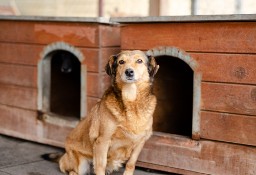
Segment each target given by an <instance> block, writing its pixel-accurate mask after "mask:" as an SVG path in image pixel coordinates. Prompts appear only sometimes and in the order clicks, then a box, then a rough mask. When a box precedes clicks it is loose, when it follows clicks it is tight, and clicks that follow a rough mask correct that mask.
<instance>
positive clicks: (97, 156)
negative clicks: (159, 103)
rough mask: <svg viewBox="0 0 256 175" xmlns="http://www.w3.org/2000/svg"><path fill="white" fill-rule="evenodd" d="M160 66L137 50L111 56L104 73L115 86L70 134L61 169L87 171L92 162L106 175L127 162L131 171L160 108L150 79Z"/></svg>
mask: <svg viewBox="0 0 256 175" xmlns="http://www.w3.org/2000/svg"><path fill="white" fill-rule="evenodd" d="M158 68H159V66H158V65H157V64H156V62H155V59H154V58H153V57H147V56H146V55H145V54H144V53H143V52H142V51H138V50H136V51H123V52H121V53H120V54H118V55H117V56H112V57H110V59H109V62H108V64H107V65H106V72H107V74H108V75H110V76H111V78H112V86H110V87H109V88H108V90H107V91H106V92H105V94H104V95H103V97H102V100H101V101H100V102H98V103H97V104H96V105H95V106H94V107H93V108H92V110H91V112H90V114H89V115H88V116H87V117H86V118H85V119H84V120H82V121H81V122H80V123H79V124H78V126H77V127H76V128H75V129H74V130H73V131H72V132H71V133H70V134H69V136H68V137H67V140H66V144H65V149H66V153H65V154H64V155H63V156H62V157H61V159H60V161H59V165H60V169H61V171H62V172H65V173H69V174H72V175H73V174H76V175H77V174H78V175H82V174H89V173H90V172H89V171H90V164H91V163H93V166H94V172H95V173H96V174H97V175H105V173H106V172H112V171H113V170H117V169H118V168H119V167H121V166H122V164H123V163H126V162H127V163H126V168H125V172H124V174H125V175H130V174H133V172H134V168H135V163H136V161H137V158H138V156H139V153H140V151H141V149H142V147H143V145H144V143H145V141H146V140H147V139H148V138H149V137H150V135H151V134H152V122H153V118H152V116H153V112H154V110H155V106H156V97H155V96H154V95H153V94H152V81H153V77H154V75H155V74H156V72H157V70H158Z"/></svg>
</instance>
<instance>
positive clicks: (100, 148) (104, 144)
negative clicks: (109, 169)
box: [93, 121, 116, 175]
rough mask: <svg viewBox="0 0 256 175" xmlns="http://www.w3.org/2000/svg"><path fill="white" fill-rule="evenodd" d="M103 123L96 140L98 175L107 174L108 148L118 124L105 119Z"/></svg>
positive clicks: (94, 156) (95, 153)
mask: <svg viewBox="0 0 256 175" xmlns="http://www.w3.org/2000/svg"><path fill="white" fill-rule="evenodd" d="M103 123H104V124H102V125H101V128H100V133H101V134H100V135H99V136H98V138H97V139H96V140H95V142H94V149H93V164H94V171H95V174H96V175H105V173H106V166H107V156H108V150H109V146H110V142H111V137H112V135H113V133H114V132H115V129H116V124H115V123H113V122H112V121H105V122H103Z"/></svg>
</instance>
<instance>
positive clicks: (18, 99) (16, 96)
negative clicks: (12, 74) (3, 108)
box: [0, 84, 37, 110]
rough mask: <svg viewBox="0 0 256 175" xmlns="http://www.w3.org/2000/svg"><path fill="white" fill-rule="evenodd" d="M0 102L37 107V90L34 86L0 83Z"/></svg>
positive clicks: (31, 107) (22, 106) (30, 107)
mask: <svg viewBox="0 0 256 175" xmlns="http://www.w3.org/2000/svg"><path fill="white" fill-rule="evenodd" d="M0 104H5V105H10V106H15V107H20V108H25V109H33V110H36V109H37V91H36V89H34V88H27V87H22V86H13V85H7V84H0Z"/></svg>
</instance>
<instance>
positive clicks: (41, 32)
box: [0, 21, 99, 47]
mask: <svg viewBox="0 0 256 175" xmlns="http://www.w3.org/2000/svg"><path fill="white" fill-rule="evenodd" d="M0 26H1V27H0V41H5V42H17V43H36V44H49V43H52V42H56V41H65V42H67V43H69V44H71V45H74V46H84V47H86V46H87V47H98V46H99V29H98V25H97V24H86V23H68V22H59V23H56V22H28V21H0ZM6 29H8V30H6Z"/></svg>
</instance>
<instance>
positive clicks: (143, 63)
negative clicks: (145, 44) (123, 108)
mask: <svg viewBox="0 0 256 175" xmlns="http://www.w3.org/2000/svg"><path fill="white" fill-rule="evenodd" d="M158 68H159V66H158V65H157V63H156V61H155V59H154V57H152V56H146V55H145V53H144V52H142V51H139V50H134V51H123V52H121V53H120V54H118V55H113V56H111V57H110V59H109V61H108V63H107V65H106V72H107V74H108V75H109V76H111V77H112V79H113V80H114V81H116V82H123V83H136V82H138V81H144V82H146V81H152V80H153V77H154V76H155V74H156V73H157V70H158Z"/></svg>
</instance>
